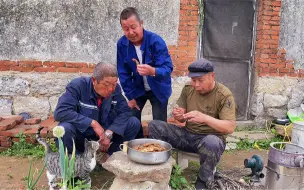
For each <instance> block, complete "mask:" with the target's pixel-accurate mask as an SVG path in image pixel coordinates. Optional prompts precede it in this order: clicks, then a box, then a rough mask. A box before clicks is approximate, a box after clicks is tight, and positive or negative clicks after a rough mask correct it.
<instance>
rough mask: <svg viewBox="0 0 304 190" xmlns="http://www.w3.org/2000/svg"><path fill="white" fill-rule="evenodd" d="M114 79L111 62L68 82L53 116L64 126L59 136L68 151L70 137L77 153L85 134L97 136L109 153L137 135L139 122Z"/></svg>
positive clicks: (94, 137)
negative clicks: (61, 134) (63, 133)
mask: <svg viewBox="0 0 304 190" xmlns="http://www.w3.org/2000/svg"><path fill="white" fill-rule="evenodd" d="M117 80H118V78H117V70H116V67H115V66H114V65H112V64H104V63H98V64H97V65H96V67H95V70H94V73H93V76H92V77H80V78H76V79H74V80H72V81H71V82H70V83H69V84H68V85H67V87H66V92H65V93H64V94H63V95H62V96H61V97H60V98H59V101H58V104H57V107H56V110H55V113H54V117H55V120H57V121H59V122H60V123H59V125H60V126H63V127H64V128H65V135H64V136H63V139H62V140H63V143H64V145H65V146H66V147H67V149H68V152H69V153H71V152H72V149H73V141H72V139H74V141H75V145H76V151H77V153H81V152H83V151H84V140H85V138H87V139H88V140H96V141H97V140H100V145H101V150H102V151H103V152H108V154H110V155H111V154H112V153H113V152H115V151H118V150H119V144H121V143H123V142H124V141H129V140H132V139H134V138H135V137H136V135H137V133H138V132H139V129H140V122H139V120H138V119H137V118H136V117H132V113H131V110H130V108H129V107H128V104H127V101H126V99H125V98H124V97H123V95H122V93H121V88H120V86H119V85H117ZM111 141H112V144H111V145H110V142H111Z"/></svg>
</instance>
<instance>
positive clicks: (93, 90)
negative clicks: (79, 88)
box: [89, 77, 99, 99]
mask: <svg viewBox="0 0 304 190" xmlns="http://www.w3.org/2000/svg"><path fill="white" fill-rule="evenodd" d="M89 88H90V92H91V93H90V99H97V97H98V96H99V95H98V94H97V93H96V91H95V89H94V86H93V80H92V77H91V78H90V87H89Z"/></svg>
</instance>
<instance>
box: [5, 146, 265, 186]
mask: <svg viewBox="0 0 304 190" xmlns="http://www.w3.org/2000/svg"><path fill="white" fill-rule="evenodd" d="M254 154H258V155H261V156H262V157H263V159H264V164H265V165H266V164H267V159H268V157H267V151H259V150H251V151H233V152H226V153H224V155H223V156H222V158H221V161H220V163H219V164H218V167H217V168H218V170H219V171H221V172H222V173H224V174H226V175H228V176H229V177H231V178H234V179H239V178H241V177H242V176H244V175H247V174H250V169H244V164H243V163H244V159H245V158H251V156H252V155H254ZM33 163H34V164H33V166H34V169H35V170H37V168H38V169H40V168H42V166H43V162H42V159H39V160H35V161H34V162H33ZM29 165H30V161H29V158H20V157H7V156H0V171H1V172H0V182H1V187H0V189H26V176H27V174H28V170H29ZM198 168H199V164H198V163H191V164H190V166H189V167H188V168H187V169H186V170H185V171H184V173H183V175H184V176H185V177H186V179H187V180H188V181H190V183H194V181H195V179H196V176H197V172H198ZM36 176H37V175H36ZM91 177H92V187H93V188H92V189H101V188H103V189H106V188H107V187H109V186H110V185H111V182H112V180H113V179H114V175H113V174H112V173H110V172H108V171H106V170H104V169H102V168H99V167H98V168H96V169H95V170H94V171H93V173H92V174H91ZM37 189H48V185H47V179H46V175H45V174H43V176H42V177H41V178H40V180H39V182H38V185H37Z"/></svg>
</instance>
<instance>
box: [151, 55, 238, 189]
mask: <svg viewBox="0 0 304 190" xmlns="http://www.w3.org/2000/svg"><path fill="white" fill-rule="evenodd" d="M188 70H189V77H191V84H186V85H185V87H184V88H183V90H182V93H181V95H180V97H179V99H178V101H177V105H178V107H176V108H174V109H173V115H174V118H175V119H176V120H178V121H179V122H182V123H183V122H186V125H185V127H177V126H176V125H173V124H169V123H166V122H163V121H155V120H154V121H152V122H151V123H150V124H149V127H148V129H149V137H150V138H154V139H160V140H163V141H166V142H168V143H170V144H171V145H172V146H173V147H174V148H176V149H179V150H182V151H187V152H194V153H198V154H199V155H200V169H199V174H198V177H197V181H196V184H195V187H196V189H208V188H210V186H211V184H212V181H214V171H215V166H216V165H217V163H218V162H219V160H220V157H221V155H222V153H223V152H224V150H225V135H226V134H230V133H232V132H233V131H234V129H235V103H234V98H233V95H232V93H231V91H230V90H229V89H228V88H227V87H226V86H224V85H223V84H221V83H219V82H216V81H215V73H214V65H213V63H212V62H210V61H209V60H206V59H200V60H197V61H195V62H193V63H192V64H191V65H190V66H189V67H188Z"/></svg>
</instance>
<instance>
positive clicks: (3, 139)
mask: <svg viewBox="0 0 304 190" xmlns="http://www.w3.org/2000/svg"><path fill="white" fill-rule="evenodd" d="M8 140H9V137H6V136H0V141H8Z"/></svg>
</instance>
